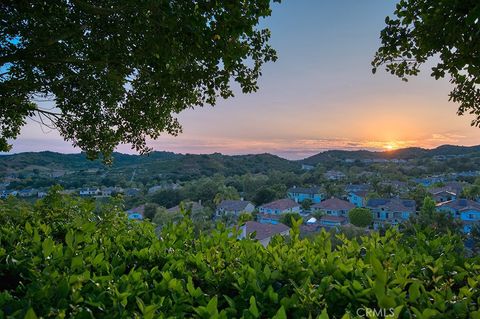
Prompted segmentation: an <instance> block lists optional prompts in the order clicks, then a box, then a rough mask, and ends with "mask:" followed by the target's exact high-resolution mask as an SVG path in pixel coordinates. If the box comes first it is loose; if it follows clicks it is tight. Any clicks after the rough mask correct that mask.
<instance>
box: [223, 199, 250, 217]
mask: <svg viewBox="0 0 480 319" xmlns="http://www.w3.org/2000/svg"><path fill="white" fill-rule="evenodd" d="M254 210H255V205H253V204H252V203H251V202H249V201H246V200H243V199H241V200H223V201H222V202H221V203H220V204H218V206H217V209H216V210H215V215H216V216H217V217H220V216H224V215H230V216H237V217H238V216H239V215H240V214H241V213H243V212H246V213H252V212H253V211H254Z"/></svg>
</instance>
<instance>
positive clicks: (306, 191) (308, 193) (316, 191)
mask: <svg viewBox="0 0 480 319" xmlns="http://www.w3.org/2000/svg"><path fill="white" fill-rule="evenodd" d="M287 196H288V198H290V199H292V200H294V201H295V202H296V203H301V202H303V201H304V200H306V199H310V200H311V201H312V203H320V202H321V201H322V199H323V195H322V194H321V193H320V187H308V188H303V187H296V186H293V187H291V188H289V189H288V191H287Z"/></svg>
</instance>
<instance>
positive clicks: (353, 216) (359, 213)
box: [348, 207, 373, 227]
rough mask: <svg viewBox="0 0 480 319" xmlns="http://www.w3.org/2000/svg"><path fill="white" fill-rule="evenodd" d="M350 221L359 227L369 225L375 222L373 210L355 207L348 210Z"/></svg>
mask: <svg viewBox="0 0 480 319" xmlns="http://www.w3.org/2000/svg"><path fill="white" fill-rule="evenodd" d="M348 218H349V219H350V223H352V225H355V226H357V227H368V226H370V225H371V224H372V222H373V217H372V212H371V211H370V210H369V209H367V208H358V207H356V208H354V209H352V210H351V211H349V212H348Z"/></svg>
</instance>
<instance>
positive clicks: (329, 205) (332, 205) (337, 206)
mask: <svg viewBox="0 0 480 319" xmlns="http://www.w3.org/2000/svg"><path fill="white" fill-rule="evenodd" d="M312 208H317V209H323V210H349V209H352V208H355V205H353V204H352V203H349V202H347V201H345V200H342V199H338V198H329V199H327V200H325V201H323V202H320V203H317V204H315V205H313V206H312Z"/></svg>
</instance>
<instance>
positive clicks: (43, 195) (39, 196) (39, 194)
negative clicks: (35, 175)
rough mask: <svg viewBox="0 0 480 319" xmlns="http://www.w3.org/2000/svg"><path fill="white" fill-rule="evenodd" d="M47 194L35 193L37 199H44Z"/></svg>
mask: <svg viewBox="0 0 480 319" xmlns="http://www.w3.org/2000/svg"><path fill="white" fill-rule="evenodd" d="M47 194H48V193H47V192H41V191H40V192H38V193H37V197H38V198H44V197H46V196H47Z"/></svg>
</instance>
